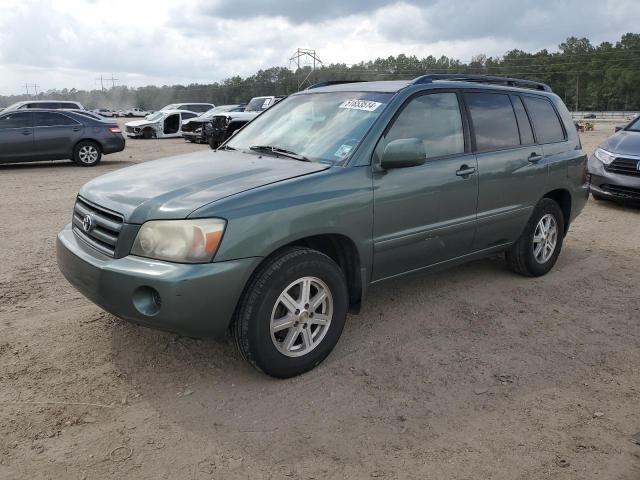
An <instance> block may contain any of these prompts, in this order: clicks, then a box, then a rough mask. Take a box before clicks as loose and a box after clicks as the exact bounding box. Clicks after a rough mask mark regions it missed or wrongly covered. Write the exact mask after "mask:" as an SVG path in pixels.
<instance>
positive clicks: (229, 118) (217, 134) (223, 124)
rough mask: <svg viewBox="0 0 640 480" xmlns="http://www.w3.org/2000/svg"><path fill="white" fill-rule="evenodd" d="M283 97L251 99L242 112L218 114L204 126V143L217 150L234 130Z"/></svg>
mask: <svg viewBox="0 0 640 480" xmlns="http://www.w3.org/2000/svg"><path fill="white" fill-rule="evenodd" d="M283 98H285V97H284V96H266V97H253V98H252V99H251V100H250V101H249V103H248V104H247V106H246V107H245V108H244V110H242V111H239V112H226V113H219V114H216V115H214V116H213V118H211V121H210V122H209V123H207V124H206V125H205V132H204V134H205V137H206V139H205V143H208V144H209V146H210V147H211V148H212V149H216V148H218V147H219V146H220V145H221V144H222V143H223V142H225V141H226V140H227V139H228V138H229V137H231V135H233V134H234V132H235V131H236V130H239V129H240V128H242V127H244V126H245V125H246V124H247V123H249V122H250V121H251V120H253V119H254V118H256V117H257V116H258V115H260V114H261V113H262V112H264V111H265V110H267V109H268V108H271V107H272V106H274V105H275V104H276V103H278V102H279V101H281V100H282V99H283Z"/></svg>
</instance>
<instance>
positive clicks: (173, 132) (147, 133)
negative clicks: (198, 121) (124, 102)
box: [125, 110, 198, 138]
mask: <svg viewBox="0 0 640 480" xmlns="http://www.w3.org/2000/svg"><path fill="white" fill-rule="evenodd" d="M197 116H198V114H197V113H195V112H190V111H188V110H161V111H159V112H155V113H152V114H151V115H148V116H147V117H146V118H144V119H143V120H134V121H133V122H127V123H126V124H125V133H126V134H127V136H128V137H131V138H172V137H181V136H182V123H183V122H184V121H185V120H188V119H190V118H195V117H197Z"/></svg>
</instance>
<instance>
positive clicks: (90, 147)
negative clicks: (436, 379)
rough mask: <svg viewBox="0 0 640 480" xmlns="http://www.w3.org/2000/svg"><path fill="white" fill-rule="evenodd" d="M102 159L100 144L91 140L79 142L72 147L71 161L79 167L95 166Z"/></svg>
mask: <svg viewBox="0 0 640 480" xmlns="http://www.w3.org/2000/svg"><path fill="white" fill-rule="evenodd" d="M101 159H102V149H101V148H100V145H98V144H97V143H96V142H92V141H91V140H83V141H82V142H79V143H78V144H77V145H76V146H75V148H74V149H73V161H74V162H76V165H80V166H81V167H95V166H96V165H98V163H100V160H101Z"/></svg>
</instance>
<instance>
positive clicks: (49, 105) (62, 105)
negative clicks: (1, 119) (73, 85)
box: [2, 100, 84, 112]
mask: <svg viewBox="0 0 640 480" xmlns="http://www.w3.org/2000/svg"><path fill="white" fill-rule="evenodd" d="M31 108H46V109H48V110H84V107H83V106H82V104H81V103H80V102H71V101H66V100H29V101H26V102H18V103H14V104H13V105H9V106H8V107H7V108H5V109H4V110H2V111H3V112H12V111H14V110H27V109H31Z"/></svg>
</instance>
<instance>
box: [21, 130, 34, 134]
mask: <svg viewBox="0 0 640 480" xmlns="http://www.w3.org/2000/svg"><path fill="white" fill-rule="evenodd" d="M31 133H32V132H31V130H23V131H22V134H23V135H31Z"/></svg>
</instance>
